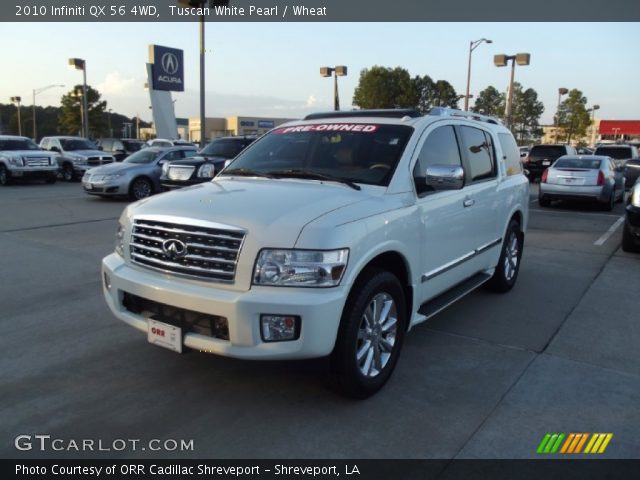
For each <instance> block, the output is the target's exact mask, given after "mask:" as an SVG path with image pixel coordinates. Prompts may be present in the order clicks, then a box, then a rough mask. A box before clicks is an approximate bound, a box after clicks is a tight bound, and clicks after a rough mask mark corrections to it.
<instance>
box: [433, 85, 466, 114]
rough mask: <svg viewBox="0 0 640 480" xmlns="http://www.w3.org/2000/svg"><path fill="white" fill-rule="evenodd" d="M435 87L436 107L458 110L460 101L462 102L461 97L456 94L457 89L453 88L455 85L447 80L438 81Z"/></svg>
mask: <svg viewBox="0 0 640 480" xmlns="http://www.w3.org/2000/svg"><path fill="white" fill-rule="evenodd" d="M435 87H436V88H435V90H436V95H435V98H434V104H435V105H434V106H436V107H449V108H458V100H460V97H459V96H458V94H457V93H456V89H455V88H453V85H451V84H450V83H449V82H447V81H446V80H438V81H437V82H436V85H435Z"/></svg>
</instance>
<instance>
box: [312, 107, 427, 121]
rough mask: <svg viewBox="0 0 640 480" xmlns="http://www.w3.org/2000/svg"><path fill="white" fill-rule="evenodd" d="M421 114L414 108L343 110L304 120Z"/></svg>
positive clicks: (414, 115)
mask: <svg viewBox="0 0 640 480" xmlns="http://www.w3.org/2000/svg"><path fill="white" fill-rule="evenodd" d="M421 116H422V115H421V114H420V112H418V111H417V110H415V109H413V108H390V109H375V110H341V111H337V112H335V111H334V112H320V113H310V114H309V115H307V116H306V117H304V120H318V119H322V118H336V117H337V118H344V117H387V118H403V117H411V118H416V117H421Z"/></svg>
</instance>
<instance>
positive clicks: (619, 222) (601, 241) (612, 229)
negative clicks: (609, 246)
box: [593, 216, 624, 246]
mask: <svg viewBox="0 0 640 480" xmlns="http://www.w3.org/2000/svg"><path fill="white" fill-rule="evenodd" d="M622 222H624V216H622V217H620V218H618V220H616V221H615V222H613V225H611V226H610V227H609V230H607V231H606V232H604V235H602V236H601V237H600V238H599V239H598V240H596V241H595V242H593V244H594V245H598V246H600V245H602V244H604V242H606V241H607V240H608V239H609V237H610V236H611V235H613V232H615V231H616V230H617V229H618V227H619V226H620V225H622Z"/></svg>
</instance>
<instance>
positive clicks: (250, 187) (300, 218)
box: [127, 177, 383, 249]
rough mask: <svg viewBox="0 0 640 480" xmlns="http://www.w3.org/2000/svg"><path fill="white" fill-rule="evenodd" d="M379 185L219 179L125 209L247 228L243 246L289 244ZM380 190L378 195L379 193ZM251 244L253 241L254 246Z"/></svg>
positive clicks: (359, 199)
mask: <svg viewBox="0 0 640 480" xmlns="http://www.w3.org/2000/svg"><path fill="white" fill-rule="evenodd" d="M374 192H383V190H382V189H373V190H370V189H368V188H363V189H362V190H359V191H358V190H353V189H351V188H349V187H348V186H346V185H340V184H333V183H321V182H317V181H301V180H293V179H281V180H272V179H249V178H237V177H236V178H228V177H223V178H220V179H216V180H213V181H211V182H207V183H202V184H199V185H195V186H193V187H189V188H184V189H180V190H176V191H173V192H170V193H164V194H161V195H156V196H154V197H150V198H148V199H145V200H142V201H140V202H137V203H135V204H132V205H131V207H130V208H129V209H128V210H127V215H128V216H129V217H131V216H135V215H169V216H176V217H180V218H183V219H185V221H186V222H188V218H193V219H197V220H204V221H210V222H216V223H221V224H224V225H229V226H232V227H237V228H241V229H244V230H246V232H247V237H246V243H245V247H247V248H248V249H251V247H252V246H253V247H255V248H256V249H259V248H262V247H278V248H291V247H293V246H294V244H295V242H296V239H297V237H298V235H299V234H300V232H301V230H302V228H303V227H304V226H305V225H306V224H308V223H309V222H311V221H313V220H314V219H316V218H318V217H320V216H322V215H326V214H327V213H329V212H331V211H334V210H337V209H340V208H343V207H345V206H347V205H352V204H355V203H358V202H362V201H364V200H366V199H368V198H371V197H372V195H375V193H374ZM378 194H380V193H378ZM252 244H253V245H252Z"/></svg>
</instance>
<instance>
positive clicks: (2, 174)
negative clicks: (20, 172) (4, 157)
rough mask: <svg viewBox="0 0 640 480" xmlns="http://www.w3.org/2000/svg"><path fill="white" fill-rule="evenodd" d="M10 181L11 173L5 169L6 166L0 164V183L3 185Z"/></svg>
mask: <svg viewBox="0 0 640 480" xmlns="http://www.w3.org/2000/svg"><path fill="white" fill-rule="evenodd" d="M10 183H11V174H10V173H9V171H8V170H7V167H5V166H4V165H0V185H2V186H3V187H4V186H6V185H9V184H10Z"/></svg>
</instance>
